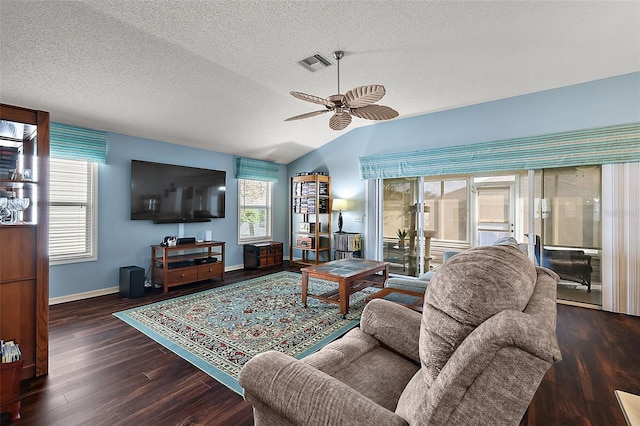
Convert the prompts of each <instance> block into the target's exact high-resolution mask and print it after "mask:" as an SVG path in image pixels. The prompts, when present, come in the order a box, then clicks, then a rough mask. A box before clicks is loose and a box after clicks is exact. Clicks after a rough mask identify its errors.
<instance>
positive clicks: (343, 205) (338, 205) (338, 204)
mask: <svg viewBox="0 0 640 426" xmlns="http://www.w3.org/2000/svg"><path fill="white" fill-rule="evenodd" d="M346 209H347V200H345V199H343V198H334V199H333V203H332V204H331V210H346Z"/></svg>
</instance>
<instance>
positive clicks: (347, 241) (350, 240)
mask: <svg viewBox="0 0 640 426" xmlns="http://www.w3.org/2000/svg"><path fill="white" fill-rule="evenodd" d="M334 236H335V238H334V242H335V249H336V250H339V251H360V250H361V249H362V235H361V234H350V233H347V232H344V233H339V232H336V233H335V234H334Z"/></svg>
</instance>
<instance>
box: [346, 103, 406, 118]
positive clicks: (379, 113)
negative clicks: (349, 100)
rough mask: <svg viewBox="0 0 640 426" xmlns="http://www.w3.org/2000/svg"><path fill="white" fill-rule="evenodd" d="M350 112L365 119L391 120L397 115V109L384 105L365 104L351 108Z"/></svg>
mask: <svg viewBox="0 0 640 426" xmlns="http://www.w3.org/2000/svg"><path fill="white" fill-rule="evenodd" d="M351 114H353V115H355V116H356V117H360V118H366V119H367V120H391V119H392V118H396V117H397V116H398V111H396V110H395V109H393V108H389V107H388V106H384V105H367V106H363V107H362V108H353V109H352V110H351Z"/></svg>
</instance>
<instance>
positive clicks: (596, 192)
mask: <svg viewBox="0 0 640 426" xmlns="http://www.w3.org/2000/svg"><path fill="white" fill-rule="evenodd" d="M382 184H383V191H382V192H383V194H384V195H383V203H382V210H381V212H382V215H383V229H382V232H383V247H382V257H383V258H384V260H387V261H390V262H391V264H392V266H391V272H392V273H395V274H402V275H409V276H418V275H420V274H421V273H422V272H424V271H426V270H428V269H429V268H430V266H433V265H438V264H440V263H441V262H442V254H443V253H444V251H446V250H456V251H460V250H465V249H467V248H470V247H476V246H481V245H490V244H493V243H494V242H495V241H496V240H498V239H500V238H503V237H513V238H515V239H516V240H517V241H518V242H519V243H520V244H521V249H523V250H528V251H529V253H531V254H530V256H531V257H532V258H533V259H535V262H536V263H537V264H539V265H542V266H545V267H547V268H549V269H553V270H554V271H556V272H557V273H558V274H559V275H560V277H561V282H560V285H559V286H558V298H560V299H565V300H571V301H575V302H583V303H589V304H593V305H601V283H600V257H601V256H600V254H601V253H600V251H601V247H602V242H601V220H600V219H601V218H600V216H601V206H600V199H601V168H600V166H584V167H570V168H557V169H546V170H535V171H533V170H531V171H521V172H516V173H509V174H495V175H492V176H487V175H483V176H451V177H442V178H438V177H435V178H434V177H416V178H396V179H384V180H383V181H382ZM529 242H531V245H530V246H529V247H527V244H528V243H529Z"/></svg>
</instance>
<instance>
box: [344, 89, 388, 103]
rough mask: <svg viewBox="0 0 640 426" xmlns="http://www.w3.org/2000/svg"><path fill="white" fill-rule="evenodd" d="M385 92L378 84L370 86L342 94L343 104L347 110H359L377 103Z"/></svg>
mask: <svg viewBox="0 0 640 426" xmlns="http://www.w3.org/2000/svg"><path fill="white" fill-rule="evenodd" d="M385 93H386V91H385V90H384V86H382V85H380V84H370V85H369V86H360V87H356V88H355V89H351V90H349V91H348V92H347V93H345V94H344V104H345V105H346V106H348V107H349V108H360V107H363V106H365V105H370V104H372V103H374V102H378V101H379V100H380V99H382V97H383V96H384V94H385Z"/></svg>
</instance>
